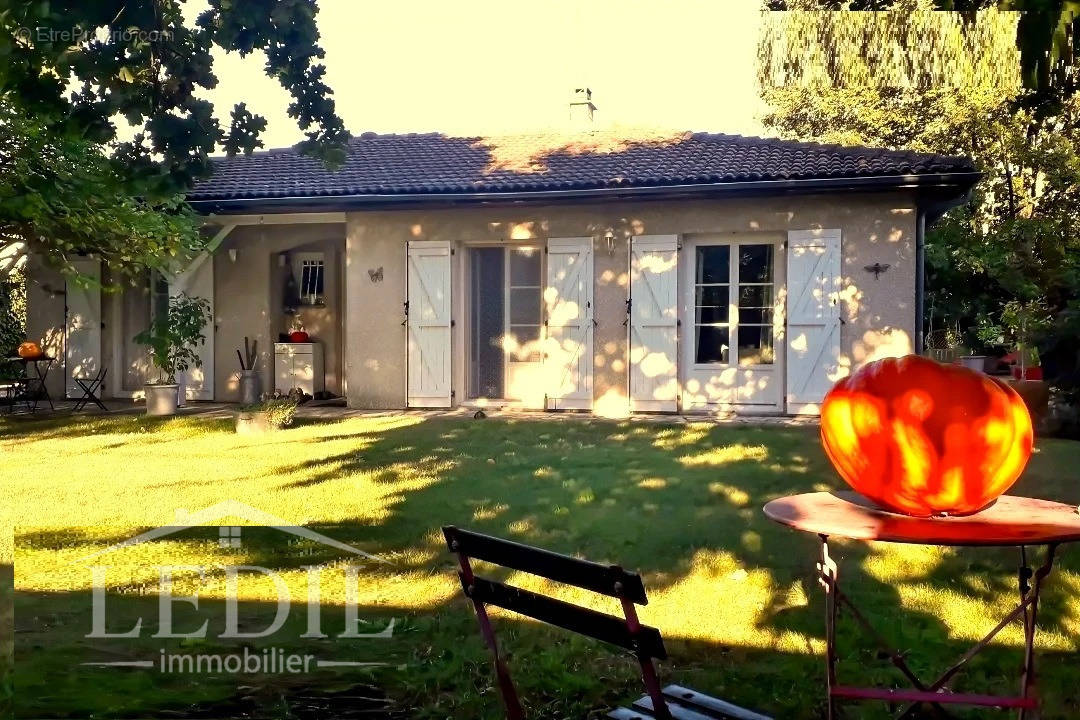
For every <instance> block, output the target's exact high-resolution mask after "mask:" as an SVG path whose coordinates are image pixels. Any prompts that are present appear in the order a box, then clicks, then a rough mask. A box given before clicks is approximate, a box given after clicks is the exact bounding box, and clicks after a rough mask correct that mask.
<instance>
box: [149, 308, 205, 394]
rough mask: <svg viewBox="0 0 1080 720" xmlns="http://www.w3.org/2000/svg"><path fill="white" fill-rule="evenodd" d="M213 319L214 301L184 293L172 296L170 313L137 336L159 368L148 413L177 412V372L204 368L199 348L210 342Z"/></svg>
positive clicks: (158, 317) (150, 392) (150, 384)
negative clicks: (207, 332) (205, 331)
mask: <svg viewBox="0 0 1080 720" xmlns="http://www.w3.org/2000/svg"><path fill="white" fill-rule="evenodd" d="M208 322H210V301H208V300H206V299H205V298H200V297H191V296H189V295H187V294H186V293H180V294H179V295H174V296H172V297H170V298H169V306H168V309H167V311H166V312H164V313H162V314H159V315H157V316H156V317H154V319H153V320H152V321H151V322H150V327H148V328H147V329H146V330H143V331H142V332H141V333H139V334H138V335H136V336H135V342H137V343H139V344H140V345H145V346H146V347H147V348H148V349H149V351H150V359H151V361H152V362H153V364H154V367H156V368H157V370H158V378H157V381H155V382H152V383H147V384H146V414H147V415H174V414H175V413H176V406H177V391H178V389H179V385H178V384H177V382H176V374H177V373H180V372H184V371H185V370H188V369H189V368H192V367H202V358H200V357H199V355H198V353H196V352H195V350H196V348H198V347H199V346H200V345H202V344H204V343H205V342H206V336H205V335H204V334H203V328H205V327H206V324H207V323H208Z"/></svg>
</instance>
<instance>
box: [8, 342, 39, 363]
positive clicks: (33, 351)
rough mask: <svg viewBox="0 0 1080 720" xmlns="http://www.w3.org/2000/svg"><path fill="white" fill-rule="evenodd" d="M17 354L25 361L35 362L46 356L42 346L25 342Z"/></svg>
mask: <svg viewBox="0 0 1080 720" xmlns="http://www.w3.org/2000/svg"><path fill="white" fill-rule="evenodd" d="M9 347H10V346H9ZM17 352H18V353H19V357H21V358H23V359H24V360H33V359H35V358H39V357H41V356H42V355H44V354H45V353H44V352H42V350H41V346H40V345H38V344H37V343H36V342H24V343H23V344H21V345H19V349H18V351H17Z"/></svg>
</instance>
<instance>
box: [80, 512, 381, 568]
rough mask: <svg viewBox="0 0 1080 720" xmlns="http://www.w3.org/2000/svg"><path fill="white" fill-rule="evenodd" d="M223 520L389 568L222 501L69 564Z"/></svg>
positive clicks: (306, 531)
mask: <svg viewBox="0 0 1080 720" xmlns="http://www.w3.org/2000/svg"><path fill="white" fill-rule="evenodd" d="M223 518H241V519H243V520H246V521H248V522H249V523H251V525H252V526H261V527H269V528H273V529H274V530H280V531H281V532H284V533H287V534H289V535H295V536H296V537H301V538H304V539H306V540H311V541H312V542H317V543H320V544H322V545H327V546H329V547H332V548H334V549H336V550H340V551H342V552H345V553H349V554H350V555H359V556H361V557H364V558H366V559H368V560H374V561H375V562H379V563H383V564H386V565H390V564H391V563H390V561H389V560H384V559H383V558H381V557H378V556H377V555H372V554H370V553H366V552H364V551H363V550H361V549H359V548H355V547H353V546H352V545H349V544H347V543H343V542H341V541H340V540H335V539H334V538H332V537H329V536H327V535H323V534H322V533H317V532H315V531H314V530H310V529H308V528H306V527H304V526H302V525H292V524H290V523H289V522H288V521H287V520H284V519H283V518H279V517H277V516H276V515H271V514H270V513H268V512H264V511H262V510H259V509H258V508H255V507H252V506H251V505H247V504H245V503H242V502H239V501H236V500H224V501H222V502H219V503H216V504H214V505H211V506H210V507H207V508H204V509H202V510H199V511H197V512H194V513H188V512H187V511H185V510H182V509H180V510H177V511H176V522H175V524H173V525H162V526H160V527H156V528H153V529H152V530H147V531H146V532H143V533H139V534H138V535H134V536H132V537H130V538H128V539H127V540H122V541H120V542H118V543H114V544H112V545H110V546H108V547H107V548H105V549H103V550H98V551H97V552H95V553H91V554H89V555H86V556H84V557H81V558H78V559H77V560H75V561H74V562H73V563H72V564H75V563H81V562H85V561H87V560H92V559H94V558H96V557H100V556H102V555H106V554H108V553H112V552H116V551H117V550H122V549H124V548H129V547H134V546H136V545H141V544H143V543H147V542H152V541H154V540H158V539H160V538H163V537H168V536H169V535H173V534H175V533H178V532H180V531H182V530H187V529H189V528H193V527H201V526H213V523H214V522H215V521H217V520H221V519H223Z"/></svg>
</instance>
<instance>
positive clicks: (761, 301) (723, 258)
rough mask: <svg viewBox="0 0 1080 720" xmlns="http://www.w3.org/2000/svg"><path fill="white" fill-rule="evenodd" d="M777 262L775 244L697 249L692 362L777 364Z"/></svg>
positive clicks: (699, 247) (709, 246)
mask: <svg viewBox="0 0 1080 720" xmlns="http://www.w3.org/2000/svg"><path fill="white" fill-rule="evenodd" d="M733 256H734V259H735V262H734V263H733V262H732V259H733ZM773 259H774V246H773V245H771V244H731V245H702V246H698V247H697V249H696V254H695V263H696V264H695V266H694V362H696V363H698V364H720V365H730V364H733V363H732V360H733V359H734V361H735V362H736V363H737V364H739V365H770V364H772V363H773V361H774V350H773V340H774V330H773V304H774V288H773ZM733 343H734V347H735V348H736V352H735V355H734V358H733V357H732V354H731V348H732V344H733Z"/></svg>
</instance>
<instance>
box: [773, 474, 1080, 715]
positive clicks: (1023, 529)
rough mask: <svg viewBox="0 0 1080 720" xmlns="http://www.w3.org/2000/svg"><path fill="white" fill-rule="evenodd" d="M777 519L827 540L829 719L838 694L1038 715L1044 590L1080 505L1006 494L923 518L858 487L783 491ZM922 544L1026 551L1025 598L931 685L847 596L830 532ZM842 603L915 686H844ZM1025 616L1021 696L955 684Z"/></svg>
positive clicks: (1079, 524)
mask: <svg viewBox="0 0 1080 720" xmlns="http://www.w3.org/2000/svg"><path fill="white" fill-rule="evenodd" d="M764 511H765V515H766V516H768V518H769V519H770V520H774V521H775V522H778V523H780V524H781V525H787V526H788V527H791V528H794V529H795V530H799V531H801V532H806V533H813V534H815V535H817V536H818V537H819V538H820V540H821V561H820V562H819V563H818V565H817V571H818V577H819V581H820V582H821V585H822V587H824V588H825V593H826V609H825V645H826V655H825V662H826V682H827V686H826V699H827V704H828V717H829V718H830V720H831V719H832V718H834V717H836V714H835V713H836V709H835V703H836V701H837V700H840V699H844V700H884V701H888V702H892V703H908V704H907V706H906V707H905V708H904V709H902V710H901V711H900V712H899V714H897V715H896V717H898V718H903V717H908V716H910V715H911V714H912V713H913V712H914V711H915V709H916V708H918V707H919V706H920V705H921V704H923V703H926V704H929V705H931V706H932V707H933V708H935V709H936V710H937V711H938V712H939V713H940V714H941V715H945V713H944V710H943V708H942V706H943V705H947V704H956V705H975V706H983V707H999V708H1016V709H1017V710H1018V712H1019V717H1020V718H1021V720H1031V719H1032V718H1035V717H1037V714H1038V707H1039V700H1038V694H1037V692H1036V687H1035V628H1036V619H1037V615H1038V609H1039V593H1040V592H1041V590H1042V586H1043V583H1044V582H1045V580H1046V578H1047V576H1048V575H1049V574H1050V571H1051V569H1052V568H1053V565H1054V555H1055V553H1056V552H1057V549H1058V546H1059V545H1061V544H1062V543H1067V542H1077V541H1080V510H1078V509H1077V508H1076V507H1075V506H1073V505H1065V504H1063V503H1058V502H1051V501H1049V500H1036V499H1034V498H1025V497H1015V496H1011V495H1003V496H1002V497H1000V498H998V500H997V501H996V502H995V503H994V504H993V505H991V506H990V507H988V508H986V509H985V510H982V511H981V512H978V513H976V514H974V515H967V516H964V517H930V518H915V517H910V516H907V515H899V514H896V513H892V512H888V511H887V510H883V509H881V508H879V507H877V506H876V505H874V504H873V503H871V502H870V501H868V500H867V499H866V498H864V497H863V496H862V495H859V494H858V493H854V492H815V493H805V494H802V495H790V496H788V497H782V498H779V499H777V500H773V501H772V502H770V503H768V504H767V505H765V508H764ZM830 537H840V538H848V539H852V540H865V541H871V540H874V541H879V542H895V543H915V544H920V545H939V546H972V547H1018V548H1019V549H1020V573H1019V590H1020V604H1019V605H1018V606H1017V607H1016V609H1015V610H1013V611H1012V612H1011V613H1009V614H1008V615H1006V616H1005V617H1004V618H1003V619H1002V620H1001V622H1000V623H998V624H997V626H995V627H994V629H993V630H991V631H990V632H989V633H988V634H987V635H986V636H985V637H984V638H983V639H982V640H980V641H979V642H978V643H977V644H975V645H974V646H973V647H972V648H971V649H970V650H968V651H967V652H966V653H965V654H964V655H963V656H961V657H960V659H959V660H957V661H956V662H955V663H954V664H953V665H952V666H950V667H949V668H948V669H947V670H946V671H945V672H944V673H943V674H942V675H941V676H940V677H938V678H937V679H936V680H934V681H933V682H931V683H924V682H922V681H921V680H920V679H919V678H918V677H917V676H916V675H915V673H914V672H913V671H912V670H911V668H910V667H909V666H908V664H907V662H906V661H905V659H904V657H905V655H904V653H902V652H900V651H898V650H896V649H894V648H892V647H890V646H888V644H887V643H886V641H885V639H884V637H883V636H882V635H881V634H879V633H878V632H877V631H876V630H875V629H874V627H873V626H872V625H871V623H870V621H869V620H868V619H867V617H866V615H864V614H863V613H862V612H861V611H860V610H859V609H858V608H857V607H856V606H855V604H854V603H853V602H852V601H851V599H850V598H849V597H848V596H847V595H845V594H844V592H843V590H842V589H841V587H840V582H839V569H838V567H837V565H836V562H835V561H834V560H833V559H832V558H831V557H830V556H829V538H830ZM1039 546H1042V547H1045V548H1046V551H1045V560H1044V562H1043V564H1042V566H1041V567H1039V568H1038V569H1037V570H1035V571H1032V569H1031V567H1030V566H1029V564H1028V548H1029V547H1039ZM840 605H844V606H845V607H847V608H848V609H849V610H850V612H851V616H852V617H853V618H854V619H855V621H856V622H857V623H858V625H859V626H861V627H862V628H863V630H864V631H866V632H867V634H869V635H870V636H871V637H872V638H873V640H874V641H875V642H876V643H877V644H878V645H879V646H880V647H881V649H882V650H883V651H885V653H886V654H887V655H888V657H889V659H890V660H891V662H892V663H893V665H895V666H896V667H897V669H898V670H899V671H900V672H901V673H903V675H904V676H905V677H906V678H907V680H908V681H909V682H910V683H911V685H912V686H913V688H914V689H913V690H893V689H884V688H866V687H853V686H848V685H842V684H840V683H839V682H838V681H837V670H836V619H837V609H838V607H839V606H840ZM1018 617H1022V618H1023V622H1024V663H1023V665H1022V666H1021V670H1020V672H1021V676H1020V695H1018V696H1000V695H976V694H971V693H957V692H952V691H951V690H950V689H948V687H947V685H948V683H949V681H950V680H951V679H952V678H953V676H955V675H956V673H957V672H959V671H960V670H961V669H962V668H963V667H964V666H965V665H966V664H967V663H968V662H969V661H970V660H971V659H972V658H974V657H975V656H976V655H977V654H978V653H979V652H981V651H982V650H983V649H985V648H986V647H987V645H988V644H989V643H990V641H991V640H993V638H994V637H995V636H996V635H997V634H998V633H999V632H1001V631H1002V630H1003V629H1004V628H1005V627H1006V626H1008V625H1009V624H1010V623H1012V622H1013V621H1015V620H1016V619H1017V618H1018Z"/></svg>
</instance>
